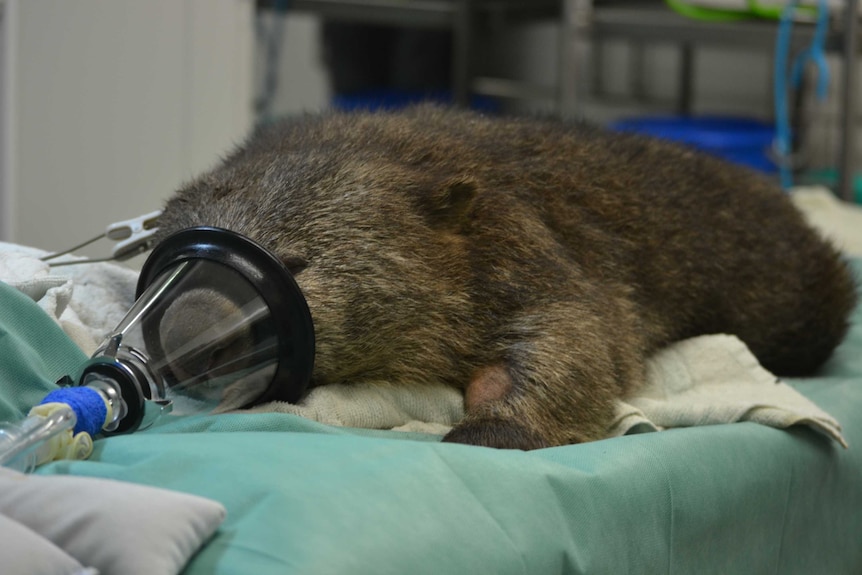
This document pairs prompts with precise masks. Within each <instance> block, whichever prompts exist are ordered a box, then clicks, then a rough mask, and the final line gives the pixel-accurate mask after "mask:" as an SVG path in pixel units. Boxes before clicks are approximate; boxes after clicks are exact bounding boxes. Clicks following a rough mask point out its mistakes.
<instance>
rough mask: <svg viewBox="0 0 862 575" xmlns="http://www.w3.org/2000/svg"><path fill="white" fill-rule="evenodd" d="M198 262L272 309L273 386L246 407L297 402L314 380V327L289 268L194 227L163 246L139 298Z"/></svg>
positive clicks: (222, 234) (238, 239)
mask: <svg viewBox="0 0 862 575" xmlns="http://www.w3.org/2000/svg"><path fill="white" fill-rule="evenodd" d="M194 259H203V260H208V261H212V262H216V263H219V264H222V265H225V266H227V267H229V268H231V269H233V270H235V271H236V272H238V273H239V274H241V275H242V276H243V277H245V278H246V279H247V280H248V282H249V283H250V284H251V285H252V286H253V287H254V289H255V290H257V292H258V294H259V295H260V297H261V299H262V300H263V301H264V303H265V304H266V305H267V307H268V308H269V311H270V314H271V316H272V318H273V320H274V325H275V329H276V336H277V338H278V349H279V352H278V353H279V355H278V363H277V367H276V371H275V375H274V376H273V378H272V381H271V382H270V385H269V387H268V388H267V389H266V390H265V391H264V392H263V393H262V394H261V395H260V396H259V397H257V398H256V399H254V400H252V401H250V402H249V403H248V404H246V405H245V406H244V407H251V406H253V405H258V404H261V403H265V402H268V401H287V402H290V403H296V402H297V401H298V400H299V399H300V397H302V394H303V393H304V392H305V390H306V389H307V388H308V385H309V382H310V381H311V372H312V369H313V367H314V350H315V342H314V323H313V321H312V319H311V312H310V310H309V309H308V303H307V302H306V301H305V297H304V296H303V295H302V290H301V289H300V288H299V285H298V284H297V283H296V280H295V279H294V278H293V275H292V274H291V273H290V271H289V270H288V269H287V267H285V265H284V264H283V263H282V262H281V260H279V259H278V258H277V257H276V256H274V255H273V254H272V253H271V252H269V251H268V250H266V249H265V248H263V247H262V246H260V244H258V243H257V242H255V241H253V240H251V239H249V238H247V237H245V236H243V235H241V234H238V233H236V232H233V231H230V230H225V229H222V228H215V227H208V226H207V227H196V228H188V229H185V230H181V231H179V232H176V233H174V234H173V235H171V236H169V237H167V238H165V239H164V240H163V241H162V242H160V243H159V244H158V245H157V246H156V247H155V248H154V249H153V251H152V253H151V254H150V256H149V257H148V258H147V260H146V261H145V262H144V265H143V267H142V268H141V275H140V277H139V278H138V286H137V290H136V293H135V297H136V298H139V297H140V296H141V294H143V293H144V291H145V290H146V289H147V287H149V285H150V284H151V283H152V282H153V281H154V280H155V279H156V278H157V277H159V276H160V275H161V274H162V272H164V271H165V270H166V269H168V268H171V267H174V266H176V265H177V264H179V263H181V262H183V261H187V260H194Z"/></svg>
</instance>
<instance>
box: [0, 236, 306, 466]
mask: <svg viewBox="0 0 862 575" xmlns="http://www.w3.org/2000/svg"><path fill="white" fill-rule="evenodd" d="M314 349H315V341H314V324H313V322H312V318H311V313H310V311H309V309H308V305H307V303H306V301H305V298H304V296H303V294H302V291H301V289H300V288H299V286H298V284H297V283H296V280H295V279H294V277H293V275H292V274H291V272H290V271H289V270H288V269H287V267H285V265H284V264H283V263H282V262H281V260H279V259H278V258H277V257H275V256H274V255H273V254H271V253H270V252H268V251H267V250H266V249H264V248H263V247H261V246H260V245H259V244H257V243H255V242H254V241H252V240H250V239H249V238H246V237H244V236H242V235H240V234H237V233H234V232H231V231H228V230H223V229H219V228H211V227H199V228H190V229H187V230H183V231H180V232H177V233H176V234H174V235H172V236H170V237H168V238H166V239H165V240H164V241H163V242H161V243H160V244H158V245H157V246H156V247H155V249H154V250H153V252H152V253H151V254H150V256H149V257H148V258H147V260H146V262H145V263H144V265H143V267H142V269H141V274H140V277H139V280H138V285H137V292H136V300H135V303H134V304H133V305H132V307H131V309H130V310H129V312H128V313H127V314H126V315H125V317H124V318H123V319H122V320H121V321H120V323H119V324H118V325H117V327H116V328H114V329H113V330H112V331H111V333H109V334H108V335H107V337H106V338H105V339H104V341H103V342H102V344H101V345H100V346H99V348H98V349H97V351H96V352H95V353H94V354H93V356H92V357H91V358H90V359H89V360H88V361H87V362H85V363H84V364H83V365H82V366H81V367H80V368H79V370H78V372H77V373H74V374H67V375H65V376H63V377H62V378H61V379H60V381H58V384H59V385H60V388H59V389H56V390H54V391H52V392H50V393H49V394H48V395H47V396H46V397H45V398H44V400H43V401H42V402H41V403H40V404H39V405H37V406H35V407H34V408H33V409H32V410H31V411H30V412H29V414H28V416H27V417H26V418H25V419H24V420H23V421H21V422H17V423H5V424H0V465H3V466H8V467H14V468H16V469H19V470H23V471H30V470H32V469H33V467H34V466H36V465H40V464H42V463H45V462H48V461H52V460H55V459H84V458H86V457H88V456H89V454H90V452H91V451H92V449H93V439H92V438H93V437H95V436H96V435H99V434H101V435H112V434H118V433H131V432H134V431H137V430H140V429H145V428H147V427H149V426H151V425H152V424H153V423H154V422H155V421H156V420H157V419H158V418H159V417H161V416H162V415H164V414H166V413H171V412H173V413H175V414H192V413H219V412H223V411H228V410H232V409H239V408H243V407H249V406H252V405H256V404H259V403H263V402H266V401H287V402H296V401H297V400H299V398H300V397H301V396H302V394H303V392H304V391H305V390H306V388H307V386H308V384H309V381H310V379H311V371H312V368H313V365H314Z"/></svg>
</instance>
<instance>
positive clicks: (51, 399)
mask: <svg viewBox="0 0 862 575" xmlns="http://www.w3.org/2000/svg"><path fill="white" fill-rule="evenodd" d="M43 403H65V404H66V405H68V406H69V407H71V408H72V411H74V412H75V416H76V417H77V418H78V422H77V423H76V424H75V430H74V432H75V433H76V434H77V433H80V432H82V431H86V432H87V433H89V434H90V435H93V436H95V435H96V434H97V433H99V431H101V429H102V424H103V423H105V417H106V416H107V415H108V408H107V407H106V406H105V400H104V399H102V394H100V393H99V392H98V391H96V390H95V389H91V388H89V387H64V388H62V389H55V390H54V391H52V392H51V393H49V394H48V395H46V396H45V399H43V400H42V402H41V403H40V404H39V405H42V404H43Z"/></svg>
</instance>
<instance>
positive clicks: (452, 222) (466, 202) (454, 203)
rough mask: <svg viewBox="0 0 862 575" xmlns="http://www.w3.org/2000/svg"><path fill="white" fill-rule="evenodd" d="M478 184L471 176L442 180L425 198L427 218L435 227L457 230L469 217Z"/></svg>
mask: <svg viewBox="0 0 862 575" xmlns="http://www.w3.org/2000/svg"><path fill="white" fill-rule="evenodd" d="M478 188H479V186H478V184H477V183H476V181H475V180H474V179H473V178H470V177H454V178H449V179H447V180H444V181H442V182H441V183H440V185H438V186H437V187H436V189H434V190H432V191H431V193H430V194H428V196H427V197H426V198H425V204H426V206H425V208H426V214H427V217H428V219H429V220H430V222H431V225H433V226H434V227H436V228H441V229H448V230H451V231H459V230H461V229H462V228H463V227H464V226H465V225H466V224H467V221H468V219H469V214H470V208H471V207H472V206H473V199H474V198H475V197H476V192H477V190H478Z"/></svg>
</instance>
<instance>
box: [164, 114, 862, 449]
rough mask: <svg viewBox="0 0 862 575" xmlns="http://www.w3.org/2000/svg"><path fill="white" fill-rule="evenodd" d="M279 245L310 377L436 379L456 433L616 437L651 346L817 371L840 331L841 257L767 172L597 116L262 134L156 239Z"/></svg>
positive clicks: (847, 304)
mask: <svg viewBox="0 0 862 575" xmlns="http://www.w3.org/2000/svg"><path fill="white" fill-rule="evenodd" d="M197 225H211V226H218V227H223V228H227V229H230V230H234V231H237V232H239V233H242V234H244V235H246V236H248V237H250V238H252V239H254V240H256V241H258V242H259V243H261V244H262V245H264V246H265V247H267V248H269V249H270V250H271V251H272V252H273V253H275V254H276V255H277V256H278V257H279V258H281V259H282V260H283V261H284V262H285V263H286V265H288V267H289V268H291V270H292V271H293V272H294V274H295V276H296V280H297V282H298V283H299V285H300V287H301V288H302V291H303V293H304V294H305V297H306V298H307V300H308V305H309V307H310V309H311V313H312V316H313V319H314V323H315V331H316V338H317V356H316V364H315V367H314V374H313V385H326V384H329V383H350V382H369V383H374V382H380V383H381V384H391V385H418V384H422V383H426V382H443V383H445V384H448V385H452V386H456V387H458V388H461V389H463V390H464V393H465V408H466V416H465V418H464V420H463V421H461V422H460V424H458V425H457V426H456V427H455V428H454V429H453V430H452V431H451V432H450V433H449V434H448V435H446V437H445V440H446V441H452V442H460V443H468V444H475V445H484V446H493V447H500V448H518V449H533V448H540V447H546V446H552V445H560V444H568V443H576V442H583V441H590V440H595V439H599V438H602V437H604V435H605V433H606V430H607V426H608V424H609V420H610V418H611V416H612V414H613V407H614V400H615V399H616V398H620V397H623V396H625V395H626V394H628V393H630V392H631V391H632V390H634V389H636V388H637V387H638V386H639V385H640V384H641V383H642V382H643V380H644V371H645V365H644V362H645V358H646V357H647V356H649V355H650V354H651V353H653V352H654V351H656V350H657V349H659V348H661V347H662V346H664V345H666V344H668V343H670V342H673V341H675V340H679V339H682V338H687V337H691V336H695V335H699V334H709V333H730V334H735V335H737V336H738V337H739V338H740V339H742V340H743V341H744V342H745V343H746V344H747V345H748V346H749V348H750V349H751V350H752V352H753V353H754V354H755V355H756V356H757V358H758V359H759V360H760V362H761V363H762V364H763V365H764V366H765V367H766V368H767V369H769V370H771V371H773V372H775V373H777V374H780V375H804V374H810V373H811V372H812V371H814V370H815V369H817V367H818V366H820V365H821V364H822V363H823V362H824V361H825V360H826V359H827V358H828V357H829V356H830V354H831V353H832V350H833V349H834V348H835V347H836V345H838V343H839V342H840V341H841V340H842V338H843V336H844V334H845V332H846V330H847V325H848V315H849V313H850V312H851V310H852V308H853V307H854V304H855V286H854V281H853V279H852V277H851V274H850V273H849V271H848V267H847V265H846V264H845V263H844V262H843V261H842V259H841V257H840V256H839V254H838V253H837V251H836V250H835V249H833V247H831V246H830V245H829V244H828V243H827V242H826V241H824V240H822V239H821V238H820V237H819V235H818V234H817V233H816V232H815V231H813V230H812V229H811V228H809V227H808V226H807V225H806V224H805V222H804V221H803V218H802V216H801V215H800V214H799V213H798V212H797V210H796V209H795V208H794V207H793V206H792V205H791V203H790V202H789V201H788V199H787V198H786V196H785V195H783V193H782V192H781V191H780V190H779V189H778V188H777V187H776V186H775V185H774V184H773V183H771V182H770V181H768V180H767V179H766V178H765V177H761V176H760V175H757V174H755V173H754V172H751V171H749V170H747V169H745V168H741V167H735V166H732V165H729V164H727V163H724V162H722V161H720V160H718V159H714V158H712V157H710V156H707V155H704V154H701V153H699V152H696V151H693V150H691V149H687V148H684V147H680V146H676V145H673V144H670V143H666V142H661V141H657V140H654V139H650V138H646V137H641V136H635V135H622V134H613V133H609V132H606V131H604V130H602V129H600V128H597V127H593V126H590V125H587V124H584V123H563V122H557V121H545V120H535V119H514V118H509V119H500V118H488V117H483V116H480V115H477V114H474V113H471V112H466V111H454V110H448V109H441V108H434V107H425V106H420V107H416V108H411V109H408V110H406V111H402V112H395V113H336V112H331V113H324V114H320V115H306V116H303V117H299V118H295V119H290V120H287V121H284V122H282V123H278V124H275V125H271V126H268V127H266V128H264V129H261V130H259V131H258V132H257V133H256V134H255V135H253V136H252V137H251V138H250V139H249V141H248V142H246V144H245V145H244V146H242V147H241V148H240V149H238V150H237V151H236V152H234V153H233V154H232V155H230V156H229V157H228V158H226V159H225V160H224V161H223V162H222V164H221V165H220V166H218V167H217V168H215V169H214V170H212V171H211V172H209V173H207V174H204V175H203V176H201V177H200V178H198V179H196V180H195V181H193V182H191V183H190V184H189V185H187V186H185V187H184V188H182V189H181V190H179V191H178V192H177V193H176V194H175V195H174V196H173V197H172V198H171V199H170V200H169V201H168V202H167V204H166V206H165V210H164V214H163V215H162V217H161V220H160V226H161V233H162V234H163V235H165V234H167V233H170V232H172V231H176V230H178V229H181V228H185V227H190V226H197Z"/></svg>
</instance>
